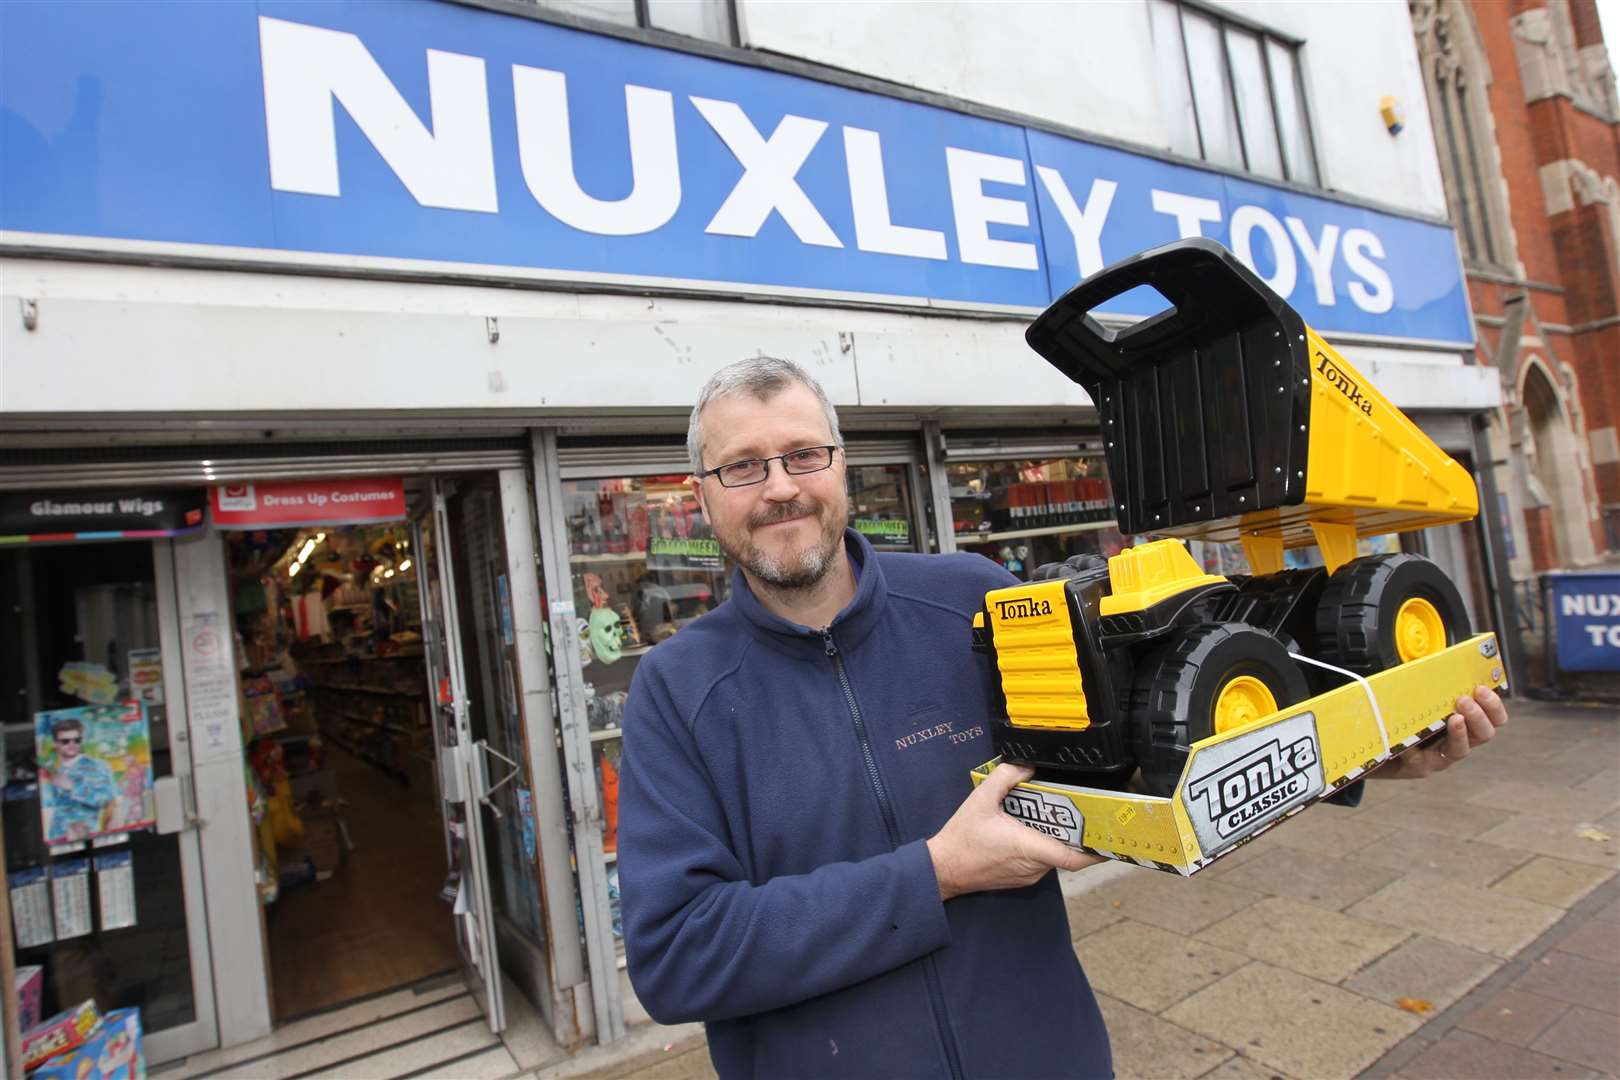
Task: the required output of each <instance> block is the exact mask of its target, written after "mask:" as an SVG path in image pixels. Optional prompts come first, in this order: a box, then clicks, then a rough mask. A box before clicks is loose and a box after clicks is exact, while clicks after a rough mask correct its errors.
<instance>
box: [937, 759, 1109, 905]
mask: <svg viewBox="0 0 1620 1080" xmlns="http://www.w3.org/2000/svg"><path fill="white" fill-rule="evenodd" d="M1034 775H1035V770H1034V769H1031V768H1029V767H1028V766H1025V765H997V766H996V768H995V771H994V772H992V773H991V774H990V775H989V776H988V777H987V778H986V779H985V780H984V782H983V783H981V784H980V785H979V786H978V787H977V788H975V789H974V791H973V794H971V795H969V796H968V797H967V798H966V799H964V800H963V801H962V805H961V806H959V807H957V809H956V813H954V814H952V815H951V820H949V821H947V822H946V823H945V826H944V828H942V829H940V830H939V832H937V833H935V834H934V835H933V836H932V837H930V838H929V840H928V854H929V855H930V856H931V857H932V858H933V860H934V877H935V878H936V879H938V881H939V898H940V899H941V900H949V899H950V898H951V897H953V896H961V895H962V894H963V893H971V892H985V891H987V890H990V889H1019V888H1022V887H1024V886H1025V885H1033V884H1034V883H1035V882H1037V881H1039V880H1040V879H1041V878H1042V877H1044V876H1045V875H1046V873H1047V871H1049V870H1051V869H1052V868H1053V867H1056V868H1057V869H1059V870H1080V869H1082V868H1084V867H1087V866H1093V865H1095V864H1097V863H1100V862H1102V858H1101V857H1100V856H1097V855H1086V854H1082V853H1081V852H1078V851H1075V850H1074V849H1073V848H1071V847H1069V846H1068V845H1067V844H1065V843H1063V842H1062V841H1060V840H1057V839H1056V838H1054V837H1050V836H1045V835H1043V834H1041V833H1038V832H1036V831H1035V830H1034V829H1031V828H1030V827H1029V826H1027V825H1024V824H1022V823H1021V822H1019V821H1017V820H1015V819H1014V818H1013V817H1012V816H1011V815H1009V814H1008V813H1007V812H1006V811H1005V810H1003V809H1002V808H1001V801H1002V800H1003V799H1005V798H1006V797H1007V793H1008V792H1009V791H1011V790H1012V789H1013V788H1014V787H1016V786H1017V785H1018V784H1019V783H1021V782H1022V781H1025V780H1028V779H1030V778H1031V777H1032V776H1034Z"/></svg>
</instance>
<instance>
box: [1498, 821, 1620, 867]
mask: <svg viewBox="0 0 1620 1080" xmlns="http://www.w3.org/2000/svg"><path fill="white" fill-rule="evenodd" d="M1604 835H1605V836H1607V837H1608V839H1606V840H1593V839H1590V838H1589V837H1587V836H1582V835H1581V829H1580V827H1579V825H1578V823H1571V822H1567V821H1557V820H1555V819H1552V818H1540V817H1535V816H1534V815H1532V814H1519V815H1516V816H1515V817H1514V818H1513V819H1512V820H1511V821H1504V822H1503V823H1502V824H1500V825H1498V826H1496V827H1495V828H1493V829H1488V830H1486V831H1485V832H1482V833H1480V834H1479V835H1478V836H1476V837H1475V838H1474V839H1476V840H1478V841H1479V842H1480V843H1482V844H1496V845H1498V846H1500V847H1505V848H1512V849H1513V850H1515V851H1528V852H1530V853H1532V854H1535V855H1550V856H1552V857H1553V858H1555V859H1568V860H1569V861H1571V862H1580V863H1586V864H1588V865H1590V866H1601V867H1604V868H1605V869H1608V870H1616V869H1620V839H1617V837H1620V833H1611V832H1605V833H1604Z"/></svg>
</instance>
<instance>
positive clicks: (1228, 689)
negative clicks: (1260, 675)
mask: <svg viewBox="0 0 1620 1080" xmlns="http://www.w3.org/2000/svg"><path fill="white" fill-rule="evenodd" d="M1276 711H1277V699H1276V697H1275V696H1274V695H1273V694H1272V692H1271V688H1270V687H1269V686H1267V685H1266V684H1265V683H1263V682H1261V681H1260V680H1259V679H1257V678H1255V677H1254V676H1253V675H1239V676H1238V677H1237V678H1235V679H1233V680H1232V681H1231V682H1229V683H1227V684H1226V685H1225V686H1223V687H1221V692H1220V694H1219V695H1217V696H1216V698H1215V734H1217V735H1220V734H1223V733H1225V732H1228V731H1231V730H1233V729H1234V728H1240V727H1242V726H1243V725H1244V724H1247V723H1248V722H1249V721H1251V720H1258V719H1260V718H1261V717H1262V716H1269V715H1270V714H1272V713H1274V712H1276Z"/></svg>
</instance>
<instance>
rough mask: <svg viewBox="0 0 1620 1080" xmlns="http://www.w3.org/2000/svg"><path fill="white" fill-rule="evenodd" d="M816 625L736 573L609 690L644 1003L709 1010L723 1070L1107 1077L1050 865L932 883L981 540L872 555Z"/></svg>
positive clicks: (965, 676)
mask: <svg viewBox="0 0 1620 1080" xmlns="http://www.w3.org/2000/svg"><path fill="white" fill-rule="evenodd" d="M845 536H846V541H845V542H846V550H847V551H848V553H849V556H850V558H851V559H852V560H853V561H854V564H855V568H856V571H857V573H858V575H859V577H858V587H857V592H856V595H855V599H854V600H853V601H852V602H851V603H850V605H849V606H848V607H847V608H845V609H844V611H843V612H841V613H840V614H839V616H838V617H837V618H836V619H835V620H833V623H832V625H831V626H830V627H829V628H828V630H827V631H826V632H817V631H813V630H809V629H807V628H805V627H802V626H798V625H795V624H793V623H790V622H788V621H786V620H783V619H781V618H778V617H777V616H775V615H773V614H771V613H770V612H769V611H767V610H766V609H765V608H764V607H763V606H762V605H761V604H760V603H759V601H758V599H756V598H755V597H754V595H753V594H752V593H751V592H750V591H749V588H748V585H747V583H746V581H745V580H744V579H743V578H742V576H741V575H740V574H738V575H735V576H734V578H733V583H732V596H731V599H730V600H728V601H727V602H726V603H724V604H721V605H720V606H719V607H717V608H716V609H715V610H714V611H712V612H710V613H709V614H707V615H705V616H703V618H701V619H699V620H697V621H696V622H694V623H692V624H691V625H689V626H687V627H685V628H684V629H682V630H681V632H680V633H679V634H677V635H676V636H675V637H673V638H671V639H670V640H669V641H668V642H666V643H664V644H662V645H660V646H659V647H658V648H657V649H655V650H653V652H651V653H649V654H648V655H647V657H646V659H645V660H643V661H642V663H641V666H640V668H639V669H638V670H637V672H636V675H635V679H634V681H633V683H632V684H631V688H630V696H629V700H628V702H627V703H626V707H625V721H624V731H625V741H624V759H623V766H622V775H621V785H620V791H619V797H620V813H619V880H620V886H621V889H622V895H623V898H624V928H625V948H626V954H627V957H628V961H629V970H630V979H631V981H632V983H633V984H634V986H635V989H636V993H637V995H638V996H639V998H640V999H641V1002H642V1004H643V1005H644V1006H646V1008H647V1011H648V1012H649V1013H651V1014H652V1016H653V1017H654V1018H655V1019H657V1020H660V1021H663V1022H665V1023H674V1022H678V1021H689V1020H703V1021H705V1022H706V1023H707V1026H708V1033H709V1048H710V1053H711V1055H712V1056H713V1058H714V1062H715V1066H716V1068H717V1069H718V1071H719V1073H720V1075H721V1076H722V1077H726V1078H732V1077H757V1078H760V1080H777V1078H788V1077H831V1076H849V1077H951V1076H956V1077H964V1078H965V1077H1004V1078H1032V1080H1033V1078H1044V1077H1080V1076H1104V1077H1106V1076H1110V1075H1111V1074H1112V1061H1111V1058H1110V1054H1109V1047H1108V1037H1107V1033H1106V1032H1105V1030H1104V1028H1103V1022H1102V1017H1101V1015H1100V1014H1099V1012H1098V1010H1097V1003H1096V999H1095V998H1094V997H1093V996H1092V992H1091V988H1090V986H1089V985H1088V984H1087V982H1086V978H1085V976H1084V975H1083V974H1082V973H1081V971H1080V965H1079V962H1078V961H1077V960H1076V959H1075V955H1074V951H1073V949H1072V947H1071V945H1070V943H1069V927H1068V919H1067V916H1066V913H1065V911H1064V907H1063V899H1062V895H1061V893H1060V892H1059V889H1058V882H1057V879H1056V877H1055V875H1051V874H1049V875H1047V876H1046V877H1045V878H1044V879H1042V880H1041V881H1040V882H1039V883H1038V884H1036V885H1034V886H1031V887H1029V888H1026V889H1018V890H1009V891H1004V892H988V893H976V894H971V895H967V896H960V897H957V898H955V899H953V900H951V901H949V902H948V903H942V902H941V901H940V898H939V885H938V882H937V881H936V880H935V877H934V869H933V863H932V861H931V860H930V859H929V855H928V850H927V848H926V846H925V843H924V842H925V841H926V840H927V838H928V837H930V836H932V835H933V834H934V833H935V832H937V831H938V830H939V828H940V826H942V825H943V824H944V823H945V822H946V820H947V819H948V818H949V817H950V816H951V814H952V813H953V812H954V811H955V810H956V808H957V806H959V805H960V804H961V802H962V800H963V799H964V798H966V797H967V795H968V793H969V791H970V790H971V783H970V781H969V777H968V773H969V770H970V769H971V768H972V767H973V766H975V765H978V764H980V763H982V762H984V761H985V760H987V759H988V758H990V757H991V755H992V753H993V750H992V747H991V743H990V733H989V732H990V723H989V715H988V712H989V708H990V693H989V687H988V682H987V680H988V679H989V677H990V673H989V670H988V666H987V663H986V662H985V661H984V660H983V659H981V658H980V657H978V656H976V655H974V654H973V653H972V652H971V651H970V648H969V645H970V624H971V619H972V616H973V612H974V611H976V610H978V608H979V607H980V606H981V605H982V603H983V600H984V594H985V592H986V591H987V590H989V589H994V588H1000V587H1003V586H1005V585H1008V584H1012V583H1013V579H1012V578H1011V576H1010V575H1008V574H1007V573H1006V572H1005V571H1003V570H1002V569H1001V568H1000V567H998V566H996V565H994V564H993V563H991V562H989V561H987V560H985V559H983V558H981V557H979V556H977V555H945V556H925V555H899V554H877V553H875V552H874V551H873V550H872V548H871V546H870V545H869V544H867V542H866V541H865V539H863V538H862V537H860V536H859V535H858V534H856V533H854V532H847V533H846V534H845Z"/></svg>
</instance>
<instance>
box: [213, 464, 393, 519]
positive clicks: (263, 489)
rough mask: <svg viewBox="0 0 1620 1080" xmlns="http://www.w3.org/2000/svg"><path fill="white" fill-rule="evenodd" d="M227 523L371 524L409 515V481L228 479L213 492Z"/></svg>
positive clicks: (217, 511) (388, 478)
mask: <svg viewBox="0 0 1620 1080" xmlns="http://www.w3.org/2000/svg"><path fill="white" fill-rule="evenodd" d="M209 502H210V504H211V509H212V510H213V515H214V525H215V526H216V527H217V528H221V529H266V528H290V527H293V526H297V525H365V524H370V523H372V522H377V521H398V520H400V519H401V518H403V517H404V516H405V482H404V481H403V480H401V479H400V478H399V477H397V476H361V477H354V478H351V479H347V480H295V481H277V482H275V483H269V484H223V485H221V486H219V487H216V488H214V489H213V490H212V491H211V492H210V497H209Z"/></svg>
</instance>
